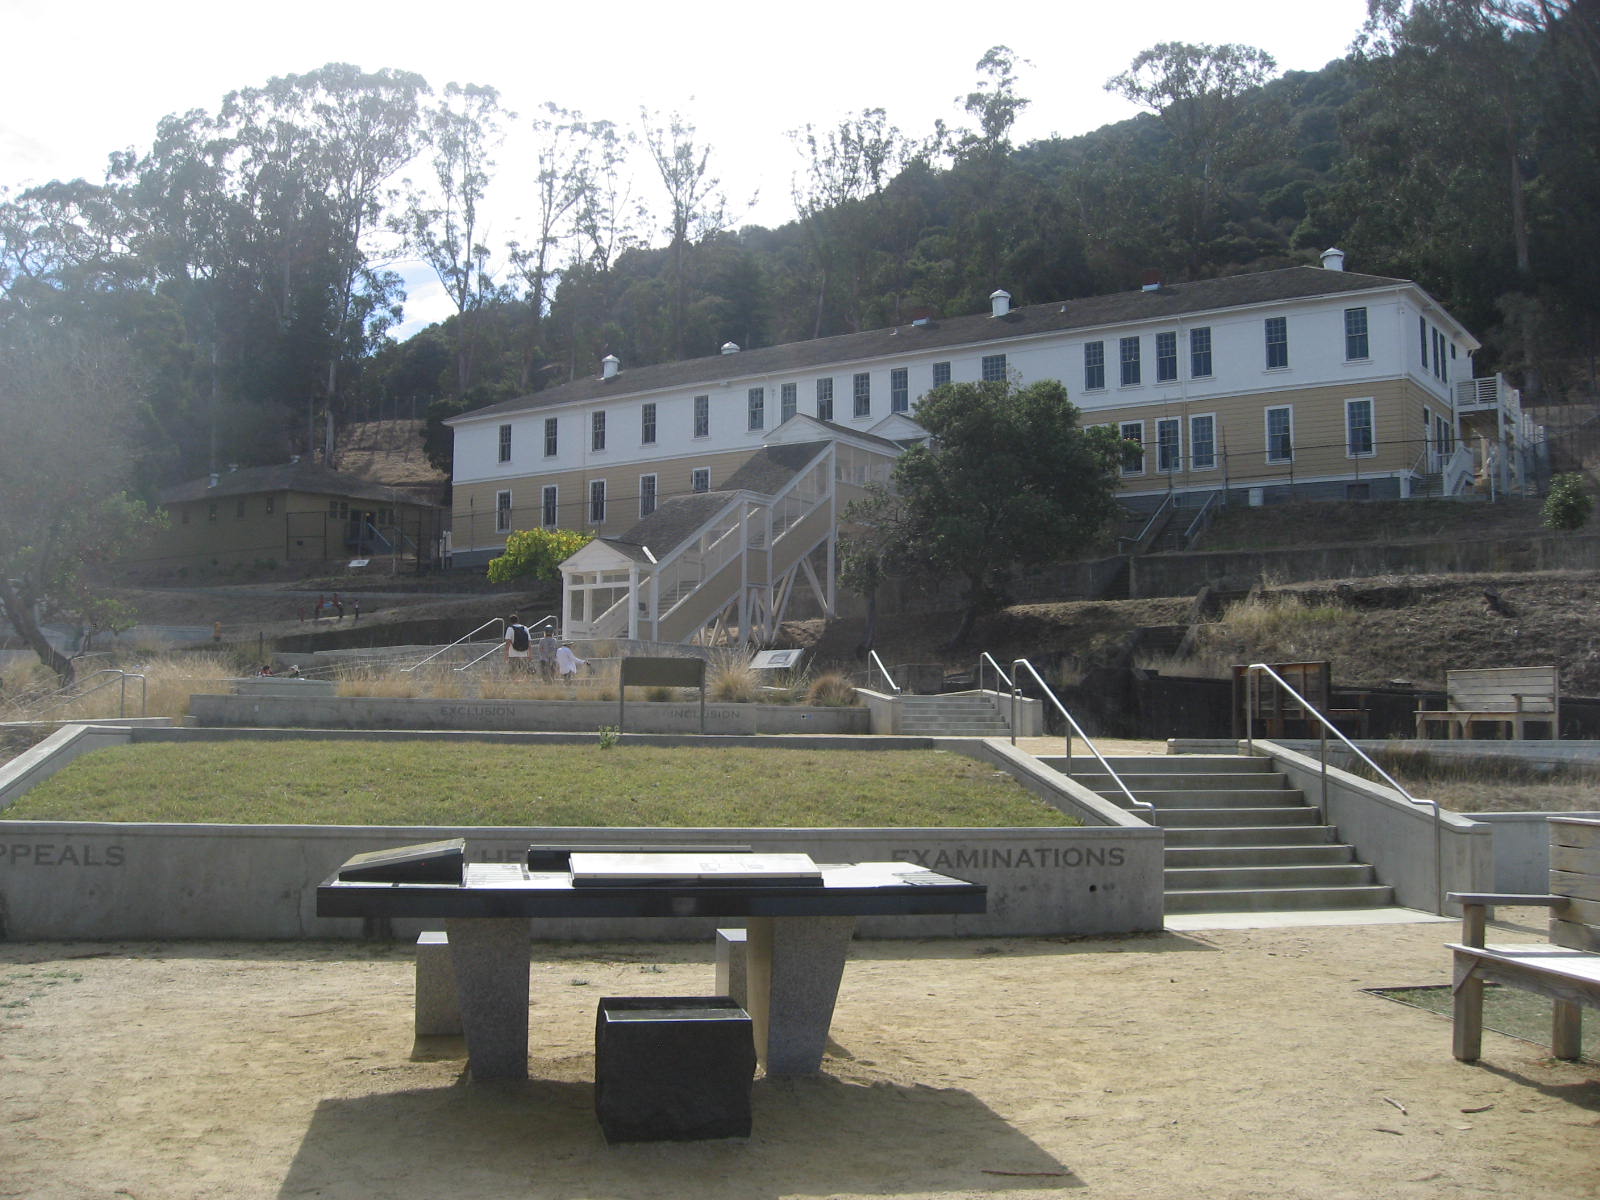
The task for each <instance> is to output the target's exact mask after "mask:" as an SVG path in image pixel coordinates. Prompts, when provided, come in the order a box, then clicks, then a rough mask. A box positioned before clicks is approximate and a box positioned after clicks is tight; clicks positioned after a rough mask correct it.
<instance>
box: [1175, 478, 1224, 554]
mask: <svg viewBox="0 0 1600 1200" xmlns="http://www.w3.org/2000/svg"><path fill="white" fill-rule="evenodd" d="M1222 496H1223V493H1222V492H1212V493H1211V495H1209V496H1207V497H1206V502H1205V503H1204V504H1202V505H1201V506H1200V511H1199V512H1197V513H1195V515H1194V520H1192V521H1190V522H1189V525H1188V528H1186V529H1185V530H1184V531H1183V548H1184V549H1185V550H1187V549H1188V548H1189V547H1190V546H1192V545H1194V542H1195V539H1196V538H1198V537H1199V536H1200V535H1201V534H1202V533H1204V532H1205V531H1206V529H1207V528H1208V527H1209V526H1210V524H1211V521H1212V518H1213V517H1214V516H1215V514H1213V513H1212V512H1211V510H1212V508H1213V507H1216V506H1218V505H1219V504H1220V502H1221V500H1222ZM1208 514H1209V515H1208Z"/></svg>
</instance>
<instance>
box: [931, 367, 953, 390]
mask: <svg viewBox="0 0 1600 1200" xmlns="http://www.w3.org/2000/svg"><path fill="white" fill-rule="evenodd" d="M949 382H950V364H949V363H947V362H936V363H934V364H933V386H934V387H939V386H941V385H943V384H946V383H949Z"/></svg>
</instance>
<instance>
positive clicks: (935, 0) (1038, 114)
mask: <svg viewBox="0 0 1600 1200" xmlns="http://www.w3.org/2000/svg"><path fill="white" fill-rule="evenodd" d="M1365 13H1366V0H1315V2H1314V3H1310V4H1302V5H1288V4H1285V3H1284V2H1283V0H1212V2H1211V3H1210V4H1206V5H1202V4H1198V3H1195V0H1122V3H1120V4H1104V3H1100V2H1099V0H1096V2H1094V3H1089V2H1087V0H1050V2H1037V0H1007V2H1006V3H1003V4H993V3H991V4H985V3H980V2H978V0H967V2H964V3H946V2H944V0H902V2H900V3H895V4H881V3H875V2H874V0H856V2H855V3H842V2H840V0H810V2H809V3H805V4H802V5H798V6H791V5H770V6H767V5H760V6H757V5H732V4H730V5H725V6H723V7H722V8H721V10H720V11H716V12H713V11H710V10H700V9H694V8H691V7H690V6H688V5H684V4H671V3H662V2H661V0H653V2H650V3H635V2H633V0H612V2H611V3H603V4H597V3H590V4H561V5H559V6H556V5H550V4H539V3H531V4H530V3H522V4H510V3H486V2H484V0H430V2H429V3H418V2H416V0H388V2H387V3H379V4H355V3H352V2H351V0H318V2H312V0H276V2H273V3H264V4H260V5H259V6H245V5H239V4H228V3H226V2H221V3H219V2H218V0H147V2H146V3H144V4H129V3H127V0H117V2H115V3H112V2H108V0H77V2H75V3H73V4H70V5H67V4H62V3H60V0H44V2H41V0H0V18H3V20H0V28H3V29H5V30H6V31H7V40H8V42H9V44H10V45H9V52H8V53H7V55H6V59H7V62H6V68H5V70H4V71H3V72H0V189H10V190H12V191H16V190H18V189H20V188H22V187H26V186H29V185H31V184H37V183H43V182H46V181H48V180H51V179H72V178H77V177H80V176H81V177H83V178H86V179H90V180H93V181H100V180H102V179H103V178H104V173H105V164H106V158H107V156H108V155H109V154H110V153H112V152H114V151H116V150H121V149H126V148H130V147H131V148H135V149H139V150H142V149H144V148H145V147H147V146H148V145H149V143H150V141H151V139H152V137H153V135H154V133H155V130H156V125H157V123H158V122H159V121H160V119H161V118H162V117H163V116H165V115H167V114H169V113H178V112H184V111H187V110H189V109H192V108H202V109H206V110H208V111H215V110H216V109H217V107H218V105H219V104H220V102H221V100H222V98H223V96H225V95H226V94H227V93H228V92H230V91H233V90H235V89H238V88H244V87H254V86H258V85H261V84H264V83H265V82H266V81H267V80H269V79H271V78H272V77H274V76H279V75H290V74H299V73H302V72H305V71H309V70H312V69H314V68H316V67H318V66H321V65H323V64H324V63H328V62H349V63H354V64H356V65H358V66H360V67H362V68H364V69H367V70H377V69H379V68H382V67H394V68H399V69H404V70H410V71H415V72H417V73H419V74H421V75H422V76H423V77H424V78H426V79H427V81H428V82H429V84H431V85H432V86H433V87H434V88H435V89H436V90H437V89H440V88H442V87H443V86H444V85H445V84H446V83H448V82H452V81H454V82H458V83H478V84H489V85H491V86H493V87H495V88H496V89H498V90H499V92H500V94H501V99H502V102H503V103H504V104H505V106H506V107H507V108H509V109H511V110H513V111H515V112H516V113H518V114H519V119H518V120H517V121H516V122H513V123H512V125H511V128H512V134H511V136H510V137H508V139H507V141H506V143H505V145H504V146H502V148H501V150H500V152H499V154H498V156H497V160H498V163H499V169H498V173H497V175H496V183H495V187H494V191H493V193H492V194H491V202H492V203H491V208H490V211H491V220H492V223H493V224H492V227H491V229H490V231H489V240H490V241H491V243H500V242H503V241H504V240H506V239H507V238H515V237H518V236H519V235H521V237H522V238H523V240H524V241H526V240H527V235H526V230H525V229H524V228H523V227H522V218H521V213H522V210H523V208H524V207H525V206H523V205H521V204H519V203H518V200H517V197H518V194H519V193H521V192H524V191H525V190H526V187H527V184H528V181H529V180H530V178H531V175H532V171H531V168H530V167H529V166H528V162H527V155H526V153H525V147H526V144H527V139H526V137H525V136H519V134H520V129H519V127H525V126H526V125H527V122H528V118H529V117H531V115H532V114H533V112H534V111H535V110H536V109H537V108H538V107H539V106H540V105H542V104H543V103H544V102H545V101H547V100H548V101H554V102H555V103H557V104H559V105H561V106H562V107H564V108H567V109H571V110H576V111H579V112H581V113H582V114H583V115H584V116H585V117H588V118H590V119H594V118H601V117H604V118H606V119H609V120H611V121H614V122H616V123H618V124H619V125H621V124H631V125H632V126H634V127H635V128H637V127H638V124H639V110H640V108H641V106H642V107H645V108H649V109H651V110H652V111H657V112H663V113H665V112H672V111H676V112H679V113H681V114H683V116H685V117H686V118H688V119H689V120H690V121H691V122H692V123H693V124H694V125H695V126H696V128H697V129H698V131H699V133H700V135H701V137H702V139H703V140H704V142H705V143H706V144H708V145H709V146H710V147H711V149H712V157H711V166H710V170H711V173H712V174H714V175H716V176H717V177H718V178H719V179H720V180H721V182H722V184H723V189H724V191H725V192H726V194H727V196H728V199H729V201H730V212H731V213H732V214H733V215H734V216H736V217H738V218H740V219H739V221H738V223H739V224H750V223H759V224H765V225H778V224H781V223H783V222H784V221H786V220H788V219H789V218H790V217H791V216H792V213H793V206H792V204H791V202H790V194H791V181H792V178H793V175H794V173H795V171H796V169H797V168H798V166H799V163H800V160H799V157H798V155H797V153H796V151H795V149H794V147H793V144H792V143H791V141H790V139H789V138H788V137H787V136H786V134H787V132H788V131H790V130H795V129H799V128H801V127H803V126H805V125H807V124H811V125H815V126H817V127H818V128H819V129H824V128H827V127H829V126H831V125H833V124H835V123H836V122H838V121H839V120H840V119H841V118H843V117H845V116H847V115H850V114H853V113H859V112H860V111H861V110H863V109H866V108H883V109H885V110H886V111H887V114H888V118H889V120H890V122H891V123H893V124H895V125H897V126H898V127H899V128H900V129H901V130H902V132H904V133H906V134H908V135H910V136H913V137H918V138H920V137H922V136H925V135H926V134H928V133H929V132H931V130H932V128H933V124H934V121H935V120H936V119H939V118H943V119H944V121H945V122H946V123H947V124H950V125H960V124H962V123H964V120H965V114H964V113H963V111H962V109H961V105H960V101H959V99H958V97H962V96H965V95H966V93H967V92H969V91H971V90H972V89H973V87H974V84H975V83H976V81H977V72H976V70H975V67H976V64H977V61H978V59H979V58H981V57H982V55H983V54H984V52H985V51H986V50H988V49H989V48H990V47H991V46H995V45H1005V46H1009V47H1010V48H1011V49H1012V50H1013V51H1014V52H1015V53H1016V54H1017V55H1018V56H1019V58H1021V59H1023V60H1026V64H1025V65H1023V66H1022V67H1021V69H1020V71H1019V72H1018V82H1017V91H1018V93H1019V94H1020V95H1022V96H1024V97H1026V98H1028V99H1029V100H1030V101H1031V103H1030V104H1029V106H1028V107H1027V108H1026V109H1025V110H1024V111H1023V114H1022V116H1021V117H1020V119H1019V120H1018V122H1017V125H1016V127H1015V128H1014V130H1013V141H1015V142H1017V143H1018V144H1021V143H1025V142H1028V141H1032V140H1035V139H1038V138H1043V137H1049V136H1051V135H1054V134H1059V135H1061V136H1066V137H1070V136H1073V135H1076V134H1080V133H1086V132H1088V131H1090V130H1092V129H1097V128H1099V127H1100V126H1102V125H1105V124H1108V123H1111V122H1115V121H1120V120H1124V119H1126V118H1128V117H1131V116H1134V115H1136V113H1137V112H1138V110H1137V109H1135V108H1134V107H1133V106H1132V105H1130V104H1129V103H1128V102H1126V101H1124V100H1122V99H1120V98H1119V97H1116V96H1113V95H1112V94H1111V93H1109V92H1107V91H1105V81H1106V80H1107V79H1109V78H1111V77H1112V76H1113V75H1116V74H1118V73H1119V72H1121V71H1123V70H1125V69H1126V68H1127V66H1128V64H1129V63H1130V62H1131V61H1132V60H1133V58H1134V56H1135V55H1137V54H1138V53H1139V52H1140V51H1141V50H1144V49H1146V48H1148V47H1149V46H1151V45H1154V44H1156V43H1158V42H1164V41H1183V42H1204V43H1212V44H1220V43H1224V42H1240V43H1243V44H1246V45H1251V46H1256V47H1259V48H1260V49H1263V50H1266V51H1267V52H1268V53H1270V54H1272V55H1273V56H1274V57H1275V58H1276V59H1277V60H1278V65H1279V67H1280V68H1282V69H1285V70H1316V69H1318V68H1320V67H1322V66H1323V65H1325V64H1326V63H1327V62H1329V61H1330V60H1332V59H1335V58H1338V57H1340V56H1341V55H1342V54H1343V53H1344V52H1345V50H1346V48H1347V47H1348V46H1349V44H1350V42H1351V40H1352V39H1353V38H1354V37H1355V35H1356V32H1357V30H1358V29H1359V27H1360V25H1361V21H1362V19H1363V17H1364V16H1365ZM653 182H654V181H653V180H650V179H646V178H640V179H639V181H638V188H639V190H640V191H641V193H642V194H646V195H651V193H649V192H648V190H647V189H648V187H649V186H650V185H651V184H652V183H653ZM657 240H658V243H659V240H660V239H659V237H658V239H657ZM402 273H403V274H404V275H405V276H406V279H407V282H408V285H409V287H408V291H409V293H410V300H409V302H408V303H407V306H406V313H407V318H408V322H407V325H406V326H405V327H403V328H402V329H401V330H400V331H399V332H400V335H401V336H404V335H405V334H406V333H407V332H410V331H412V330H414V329H415V328H418V327H420V326H421V325H422V324H426V323H428V322H431V321H434V320H438V319H441V318H442V317H444V316H446V315H448V313H449V311H450V308H449V303H448V301H446V300H445V299H444V298H443V296H442V293H440V291H439V289H438V287H437V285H436V283H434V282H433V281H432V279H431V276H429V275H428V274H427V273H426V271H425V269H423V270H412V269H405V270H403V272H402Z"/></svg>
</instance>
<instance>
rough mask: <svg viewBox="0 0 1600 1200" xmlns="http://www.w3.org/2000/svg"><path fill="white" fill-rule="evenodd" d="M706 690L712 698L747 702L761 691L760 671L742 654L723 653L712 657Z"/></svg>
mask: <svg viewBox="0 0 1600 1200" xmlns="http://www.w3.org/2000/svg"><path fill="white" fill-rule="evenodd" d="M708 675H709V678H708V679H707V681H706V692H707V694H708V695H709V696H710V697H711V698H712V699H713V700H722V701H725V702H732V703H736V704H737V703H748V702H749V701H752V700H754V699H755V698H756V696H757V695H758V694H759V693H760V691H761V683H762V680H761V673H760V672H759V671H756V670H754V669H753V668H752V667H751V666H750V663H749V661H748V660H747V659H746V658H744V656H743V655H734V654H724V655H720V656H718V657H717V658H715V659H713V660H712V662H711V665H710V668H709V671H708Z"/></svg>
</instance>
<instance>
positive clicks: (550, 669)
mask: <svg viewBox="0 0 1600 1200" xmlns="http://www.w3.org/2000/svg"><path fill="white" fill-rule="evenodd" d="M557 649H558V647H557V646H556V635H555V634H554V633H553V632H552V631H551V629H550V626H548V625H546V626H545V627H544V636H543V637H542V638H540V639H539V678H540V679H543V680H544V681H545V682H546V683H554V682H555V680H556V651H557Z"/></svg>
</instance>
